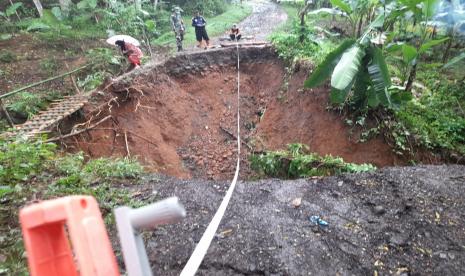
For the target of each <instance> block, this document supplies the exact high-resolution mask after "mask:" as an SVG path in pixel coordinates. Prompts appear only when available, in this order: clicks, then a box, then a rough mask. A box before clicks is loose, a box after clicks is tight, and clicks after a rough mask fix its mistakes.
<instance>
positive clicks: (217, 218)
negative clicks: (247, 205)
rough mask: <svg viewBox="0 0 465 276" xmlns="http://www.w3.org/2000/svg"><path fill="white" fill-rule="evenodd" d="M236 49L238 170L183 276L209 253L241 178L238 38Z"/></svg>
mask: <svg viewBox="0 0 465 276" xmlns="http://www.w3.org/2000/svg"><path fill="white" fill-rule="evenodd" d="M236 50H237V164H236V172H235V173H234V178H233V180H232V182H231V185H230V186H229V189H228V191H227V192H226V195H225V196H224V198H223V201H222V202H221V205H220V207H219V208H218V210H217V211H216V213H215V215H214V216H213V219H212V221H211V222H210V224H209V225H208V227H207V230H205V233H203V236H202V238H201V239H200V241H199V243H198V244H197V246H196V247H195V250H194V252H193V253H192V255H191V257H190V258H189V261H187V264H186V266H185V267H184V269H183V270H182V272H181V276H193V275H195V273H196V272H197V270H198V269H199V266H200V264H202V261H203V258H204V257H205V254H207V251H208V248H209V247H210V244H211V242H212V240H213V238H214V237H215V234H216V231H217V230H218V226H219V225H220V222H221V219H222V218H223V216H224V213H225V212H226V208H227V207H228V204H229V200H230V199H231V196H232V195H233V193H234V189H235V188H236V183H237V179H238V178H239V167H240V161H241V135H240V119H241V117H240V113H239V110H240V109H239V107H240V89H239V88H240V70H239V61H240V59H239V43H238V41H237V40H236Z"/></svg>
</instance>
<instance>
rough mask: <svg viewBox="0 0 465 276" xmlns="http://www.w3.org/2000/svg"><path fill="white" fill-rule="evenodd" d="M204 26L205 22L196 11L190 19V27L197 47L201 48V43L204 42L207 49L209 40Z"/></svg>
mask: <svg viewBox="0 0 465 276" xmlns="http://www.w3.org/2000/svg"><path fill="white" fill-rule="evenodd" d="M205 25H207V21H206V20H205V18H203V16H201V15H200V11H197V12H196V13H195V16H194V17H193V18H192V27H194V28H195V37H196V39H197V42H198V43H199V44H198V45H197V47H202V41H203V40H205V43H206V44H207V45H206V46H205V49H207V47H208V46H209V45H210V38H209V37H208V34H207V30H206V29H205Z"/></svg>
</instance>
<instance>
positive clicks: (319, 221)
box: [309, 216, 329, 227]
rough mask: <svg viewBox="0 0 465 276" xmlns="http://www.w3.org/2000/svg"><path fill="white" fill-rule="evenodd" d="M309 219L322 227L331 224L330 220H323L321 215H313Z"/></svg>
mask: <svg viewBox="0 0 465 276" xmlns="http://www.w3.org/2000/svg"><path fill="white" fill-rule="evenodd" d="M309 219H310V222H311V223H312V224H314V225H318V226H321V227H327V226H329V222H327V221H325V220H322V219H321V218H320V216H311V217H310V218H309Z"/></svg>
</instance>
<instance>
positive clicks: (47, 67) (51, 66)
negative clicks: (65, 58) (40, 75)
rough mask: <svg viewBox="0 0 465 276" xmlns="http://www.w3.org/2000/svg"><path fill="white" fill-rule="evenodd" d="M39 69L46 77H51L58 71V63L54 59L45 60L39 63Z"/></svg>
mask: <svg viewBox="0 0 465 276" xmlns="http://www.w3.org/2000/svg"><path fill="white" fill-rule="evenodd" d="M39 65H40V69H41V70H42V71H44V72H45V73H46V74H47V75H49V76H53V75H55V74H56V72H57V70H58V63H57V62H56V60H55V59H54V58H45V59H43V60H41V61H40V62H39Z"/></svg>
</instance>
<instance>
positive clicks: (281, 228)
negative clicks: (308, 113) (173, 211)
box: [130, 166, 465, 275]
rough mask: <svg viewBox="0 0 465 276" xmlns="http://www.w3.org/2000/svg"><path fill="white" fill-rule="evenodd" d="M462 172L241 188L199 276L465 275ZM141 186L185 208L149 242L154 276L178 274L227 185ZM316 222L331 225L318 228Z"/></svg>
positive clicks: (433, 170) (387, 173) (400, 172)
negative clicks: (175, 221)
mask: <svg viewBox="0 0 465 276" xmlns="http://www.w3.org/2000/svg"><path fill="white" fill-rule="evenodd" d="M464 170H465V167H464V166H423V167H397V168H386V169H383V170H380V171H377V172H375V173H370V174H351V175H344V176H340V177H327V178H323V179H319V178H315V179H301V180H295V181H282V180H276V179H275V180H262V181H258V182H240V183H238V186H237V189H236V192H235V194H234V195H233V198H232V200H231V203H230V206H229V207H228V210H227V212H226V216H225V217H224V219H223V221H222V223H221V225H220V227H219V230H218V235H217V237H216V238H215V239H214V240H213V242H212V245H211V247H210V249H209V251H208V253H207V255H206V257H205V260H204V262H203V264H202V266H201V267H200V272H199V275H465V267H464V266H463V264H464V263H465V247H464V244H465V232H464V228H463V225H464V223H465V216H464V212H463V210H464V208H465V201H464V198H463V196H462V193H463V192H462V191H463V184H464V182H465V176H464V173H463V172H464ZM145 183H146V184H142V183H141V184H140V185H137V186H134V185H130V187H133V189H136V188H135V187H137V192H138V193H139V194H140V195H141V197H142V198H147V197H149V198H153V197H154V196H153V195H154V194H156V195H157V196H156V198H157V199H160V198H166V197H168V196H172V195H176V196H178V197H179V198H180V200H181V202H182V203H183V204H184V205H185V207H186V210H187V214H188V215H187V217H186V218H185V219H184V220H183V221H182V222H180V223H178V224H175V225H168V226H164V227H161V228H157V229H156V230H155V231H154V233H153V234H151V235H148V236H147V237H148V239H147V241H146V245H147V252H149V257H150V260H151V264H152V268H153V270H154V272H156V274H161V275H179V272H180V270H181V269H182V268H183V267H184V265H185V264H186V262H187V259H188V258H189V256H190V254H191V253H192V251H193V249H194V246H195V245H196V243H197V242H198V241H199V240H200V237H201V236H202V234H203V232H204V231H205V228H206V226H207V225H208V223H209V222H210V220H211V218H212V217H213V214H214V212H215V211H216V208H217V207H218V205H219V204H220V201H221V199H222V198H223V195H224V192H225V190H226V189H227V187H228V183H218V182H209V181H201V180H185V181H181V180H177V179H174V178H167V177H163V176H160V177H153V179H146V180H145ZM298 197H300V198H302V204H301V206H300V207H298V208H294V207H293V206H292V204H291V202H292V201H293V199H295V198H298ZM312 215H320V216H323V217H324V219H325V220H326V221H328V222H329V227H328V228H325V229H320V228H318V227H315V226H312V225H311V223H310V221H309V217H310V216H312ZM375 271H377V272H378V274H375Z"/></svg>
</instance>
